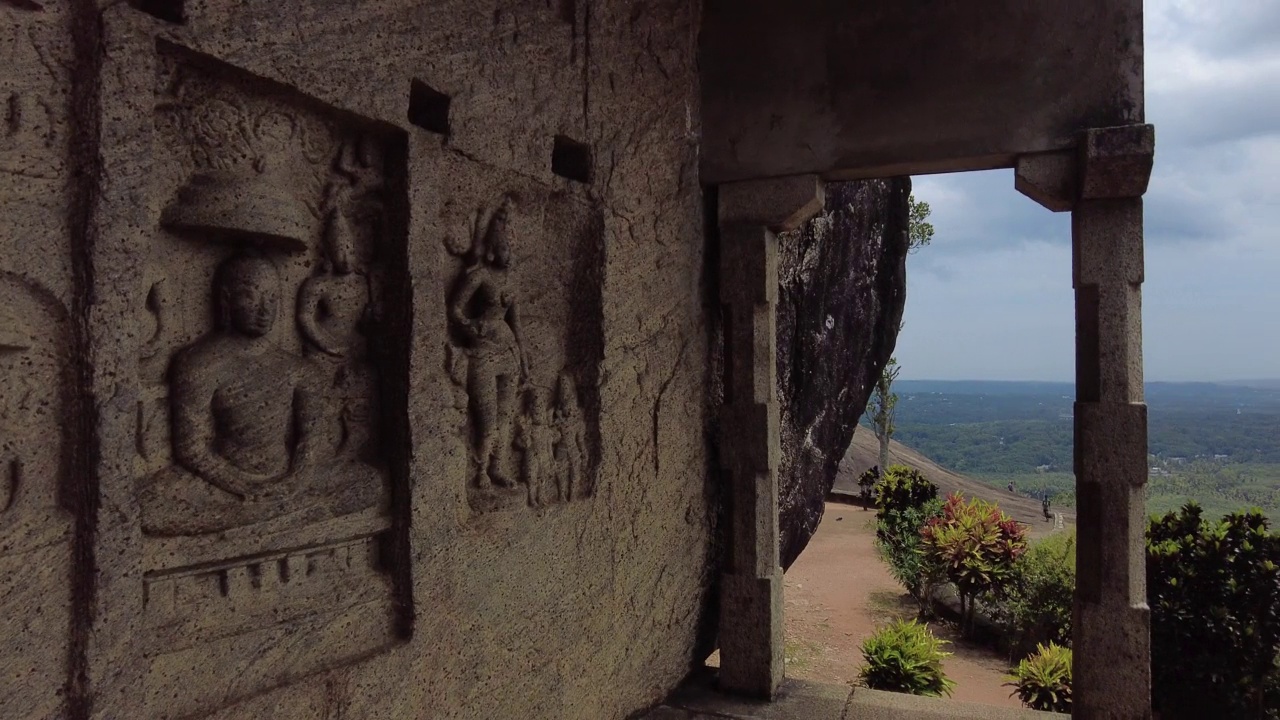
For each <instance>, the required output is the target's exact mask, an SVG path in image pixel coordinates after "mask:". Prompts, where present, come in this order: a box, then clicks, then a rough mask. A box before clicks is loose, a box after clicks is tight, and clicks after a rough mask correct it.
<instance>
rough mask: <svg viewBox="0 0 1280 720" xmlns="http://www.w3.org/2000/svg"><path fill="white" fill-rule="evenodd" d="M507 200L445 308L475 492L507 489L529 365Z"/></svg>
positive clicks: (510, 478)
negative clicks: (513, 282)
mask: <svg viewBox="0 0 1280 720" xmlns="http://www.w3.org/2000/svg"><path fill="white" fill-rule="evenodd" d="M513 206H514V200H513V198H512V197H511V196H507V197H506V198H504V200H503V203H502V205H501V206H500V207H499V208H498V209H497V210H496V211H494V213H493V216H492V217H491V218H490V220H489V223H488V225H487V231H486V232H485V234H484V236H483V238H480V242H479V243H478V245H479V247H478V248H477V255H478V258H477V262H476V264H475V265H473V266H472V267H470V268H468V269H467V270H466V271H465V273H464V274H463V276H462V277H461V278H460V279H459V282H458V286H457V288H456V289H455V291H454V293H453V296H452V298H451V299H450V302H449V308H448V310H449V321H450V324H451V326H452V327H453V328H454V329H455V331H456V332H457V334H458V336H459V337H460V338H461V340H462V344H463V346H464V348H465V349H466V353H467V359H468V362H467V396H468V399H469V401H470V408H471V418H472V425H473V427H472V432H473V438H472V442H473V459H474V463H475V465H476V466H477V472H476V486H477V487H478V488H480V489H482V490H484V489H488V488H491V487H493V486H494V485H498V486H501V487H511V486H512V485H513V484H514V481H513V479H512V477H511V473H510V469H509V462H510V459H509V456H510V454H511V431H512V423H513V421H514V419H515V415H516V409H517V408H516V405H517V400H518V396H519V392H520V388H521V387H522V386H523V385H524V384H525V382H526V381H527V378H528V374H529V373H528V363H527V361H526V358H525V354H524V347H523V344H522V342H521V336H520V317H519V313H518V309H517V306H516V299H515V295H514V293H512V292H511V290H510V288H509V287H508V284H507V280H508V276H507V271H508V268H509V267H510V265H511V241H510V238H509V235H510V228H509V226H508V223H509V220H510V214H511V211H512V208H513Z"/></svg>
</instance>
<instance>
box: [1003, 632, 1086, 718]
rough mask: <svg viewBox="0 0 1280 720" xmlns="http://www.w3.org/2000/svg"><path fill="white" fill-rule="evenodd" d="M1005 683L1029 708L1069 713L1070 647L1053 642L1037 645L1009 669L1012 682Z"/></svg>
mask: <svg viewBox="0 0 1280 720" xmlns="http://www.w3.org/2000/svg"><path fill="white" fill-rule="evenodd" d="M1005 685H1009V686H1012V687H1013V689H1014V690H1013V692H1012V693H1011V694H1012V695H1017V696H1018V699H1019V700H1021V701H1022V704H1023V705H1026V706H1027V707H1029V708H1031V709H1032V710H1048V711H1051V712H1060V713H1069V712H1071V648H1065V647H1062V646H1061V645H1058V644H1056V643H1049V644H1048V645H1039V646H1037V647H1036V652H1035V653H1034V654H1032V655H1031V657H1028V658H1026V659H1025V660H1023V661H1022V662H1020V663H1018V666H1017V667H1015V668H1014V669H1013V682H1008V683H1005Z"/></svg>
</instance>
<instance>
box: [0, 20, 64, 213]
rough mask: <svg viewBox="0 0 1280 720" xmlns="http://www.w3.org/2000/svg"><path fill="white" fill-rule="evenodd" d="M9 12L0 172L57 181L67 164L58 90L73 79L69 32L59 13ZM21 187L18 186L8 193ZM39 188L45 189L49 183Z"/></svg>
mask: <svg viewBox="0 0 1280 720" xmlns="http://www.w3.org/2000/svg"><path fill="white" fill-rule="evenodd" d="M8 2H9V3H10V5H11V6H12V7H15V8H18V9H19V10H40V9H41V8H39V7H38V6H37V4H35V3H30V2H23V1H22V0H8ZM11 12H13V13H14V17H13V19H12V20H11V21H10V20H9V18H6V19H5V21H3V22H0V64H2V65H3V66H4V67H6V68H17V71H16V72H6V73H4V74H0V175H11V176H15V177H17V178H22V179H25V180H27V181H30V180H54V179H58V178H60V177H62V173H63V170H64V168H65V166H66V158H65V157H64V151H65V144H66V140H67V138H68V136H69V133H68V131H67V127H66V125H67V122H68V107H67V104H66V100H65V98H64V97H63V96H62V95H61V94H59V92H58V91H57V88H61V87H66V85H67V83H69V82H70V80H71V78H70V66H71V63H72V60H71V56H72V51H71V47H70V42H69V36H67V34H66V32H65V29H64V27H63V25H62V23H61V22H60V18H59V17H58V15H57V14H51V13H49V12H31V13H17V12H16V11H11ZM3 14H4V4H3V3H0V15H3ZM22 188H23V186H22V185H21V184H16V185H14V186H13V189H12V191H13V192H20V191H21V190H22ZM40 190H41V192H47V191H48V186H47V185H42V186H41V188H40Z"/></svg>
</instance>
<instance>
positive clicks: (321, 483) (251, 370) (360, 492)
mask: <svg viewBox="0 0 1280 720" xmlns="http://www.w3.org/2000/svg"><path fill="white" fill-rule="evenodd" d="M214 304H215V309H216V327H215V328H214V329H213V330H212V331H211V332H210V333H208V334H207V335H205V336H204V337H202V338H200V339H198V340H197V341H195V342H194V343H192V344H191V345H189V346H188V347H186V348H184V349H182V350H181V351H180V352H179V353H178V354H177V356H176V357H175V358H174V360H173V363H172V365H171V367H170V405H171V408H170V412H171V423H172V445H173V458H174V461H175V465H174V466H171V467H168V468H166V469H164V470H162V471H160V472H159V473H157V474H156V475H154V476H152V477H151V478H149V479H148V481H147V482H146V484H145V487H144V488H143V491H142V496H141V499H142V517H143V529H144V530H145V531H146V532H148V533H150V534H153V535H195V534H201V533H209V532H216V531H220V530H226V529H229V528H233V527H238V526H243V525H248V524H252V523H255V522H259V521H262V520H266V519H269V518H272V517H276V516H280V515H284V514H289V513H304V514H306V515H307V516H309V519H319V518H320V517H326V516H336V515H340V514H345V513H349V512H354V511H356V510H360V509H363V508H366V507H369V506H370V505H373V504H374V503H376V502H377V501H378V498H379V496H380V495H381V478H380V477H379V475H378V473H377V471H376V470H375V468H373V467H372V466H368V465H363V464H361V463H359V462H343V463H339V462H337V461H336V460H335V459H334V453H333V448H332V446H331V445H330V444H329V443H327V442H326V441H325V438H324V433H322V432H320V429H321V428H322V427H324V420H325V416H326V415H327V414H328V408H327V405H328V403H327V398H326V397H325V394H324V386H323V384H322V382H321V381H320V379H321V377H322V375H321V373H319V372H317V368H316V367H315V366H314V365H313V364H312V363H310V362H308V361H307V360H305V359H303V358H300V357H297V356H295V355H292V354H290V353H288V352H285V351H284V350H282V349H280V348H279V347H277V346H276V345H275V344H274V343H273V342H272V340H271V338H270V337H269V334H270V332H271V331H272V329H273V328H274V326H275V324H276V322H277V320H278V316H279V312H280V305H281V302H280V276H279V274H278V271H277V270H276V268H275V266H274V265H273V264H272V263H271V262H270V261H269V260H268V259H266V258H265V257H260V256H256V255H252V254H248V253H243V252H242V253H239V254H236V255H233V256H232V257H230V258H228V259H227V260H225V261H224V262H223V263H222V264H221V265H220V266H219V267H218V269H217V272H216V273H215V275H214Z"/></svg>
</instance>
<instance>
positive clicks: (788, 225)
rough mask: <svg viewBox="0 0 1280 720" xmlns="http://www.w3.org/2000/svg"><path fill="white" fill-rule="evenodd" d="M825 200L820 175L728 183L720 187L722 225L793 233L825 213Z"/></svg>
mask: <svg viewBox="0 0 1280 720" xmlns="http://www.w3.org/2000/svg"><path fill="white" fill-rule="evenodd" d="M823 200H824V193H823V188H822V179H821V178H819V177H818V176H817V175H791V176H787V177H778V178H769V179H766V180H745V181H742V182H732V183H725V184H723V185H721V186H720V224H721V226H722V227H723V226H724V225H728V224H735V225H736V224H740V223H741V224H748V225H759V226H762V227H766V228H769V229H770V230H772V231H774V232H785V231H787V230H794V229H796V228H797V227H799V226H800V225H801V224H802V223H803V222H804V221H805V220H808V219H809V218H811V217H813V216H814V215H815V214H817V213H818V212H820V211H821V210H822V204H823Z"/></svg>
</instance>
